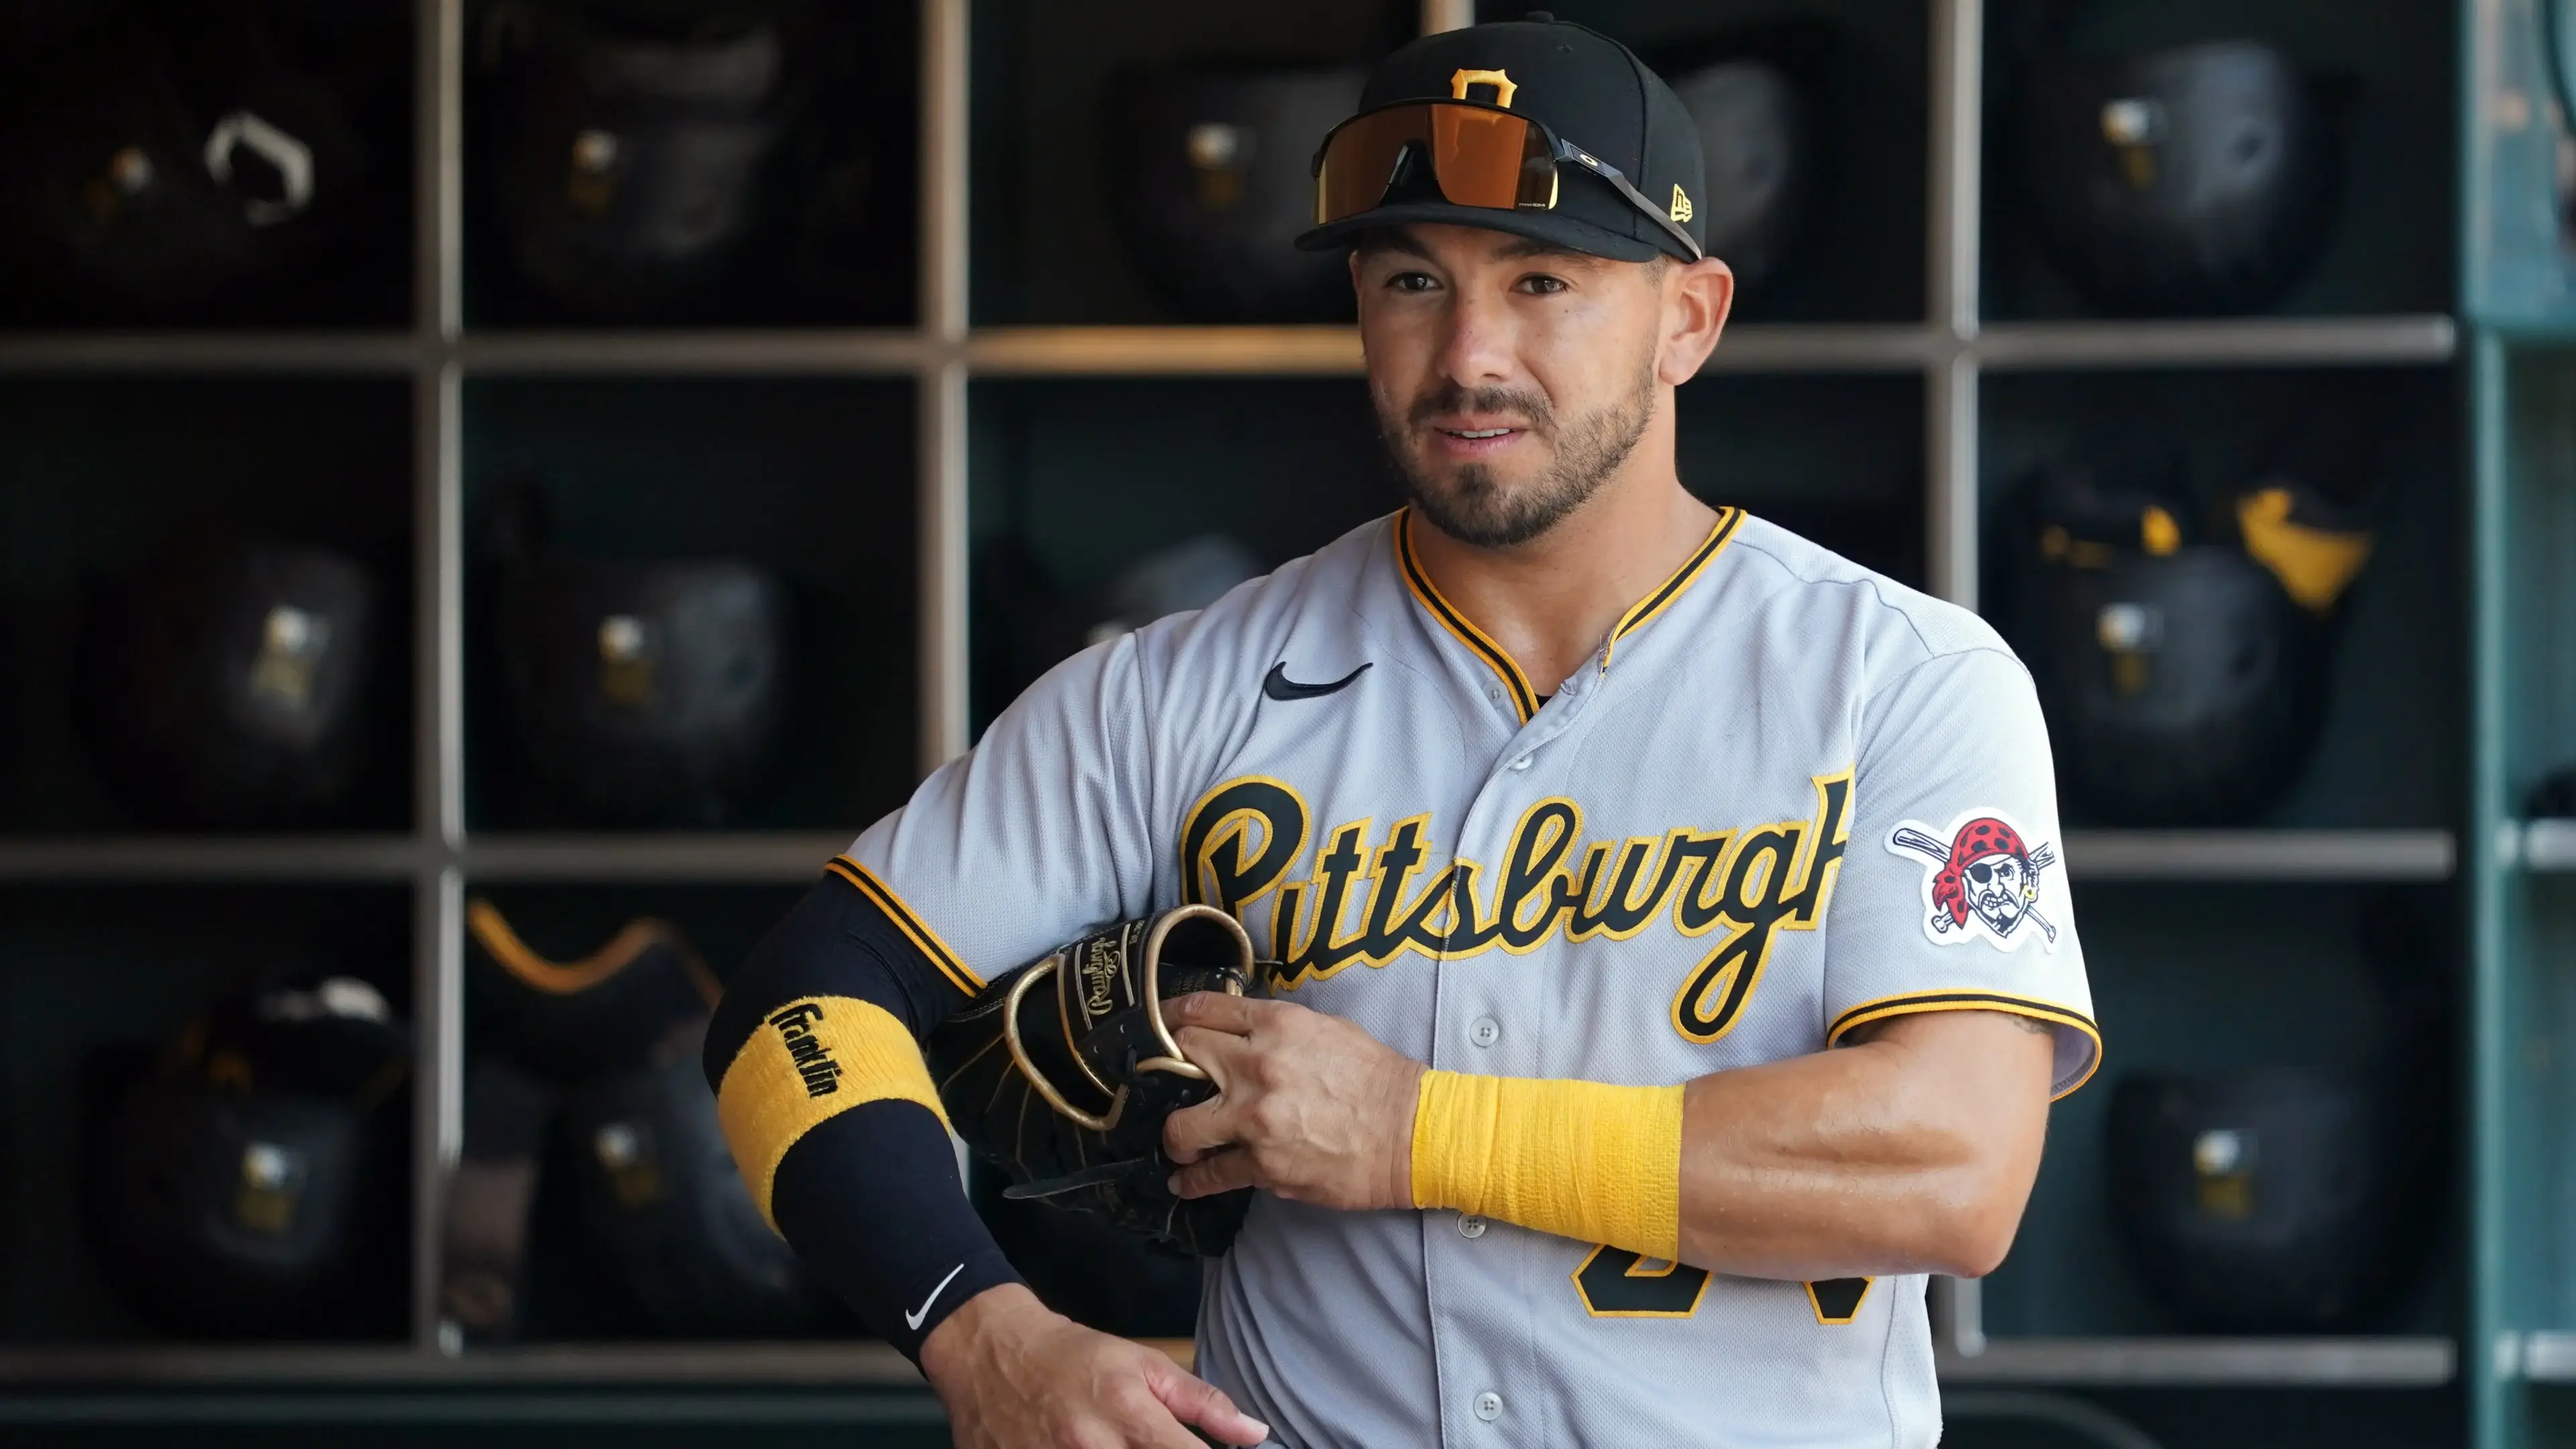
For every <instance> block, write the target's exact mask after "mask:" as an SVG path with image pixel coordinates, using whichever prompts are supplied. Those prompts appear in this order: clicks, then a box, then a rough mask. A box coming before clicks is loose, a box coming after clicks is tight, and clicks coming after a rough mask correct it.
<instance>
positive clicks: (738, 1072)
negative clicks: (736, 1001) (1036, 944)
mask: <svg viewBox="0 0 2576 1449" xmlns="http://www.w3.org/2000/svg"><path fill="white" fill-rule="evenodd" d="M884 1101H904V1102H918V1103H920V1104H921V1105H922V1106H924V1107H927V1108H929V1109H930V1111H931V1113H932V1115H934V1116H936V1117H938V1118H939V1125H940V1126H942V1127H945V1126H947V1125H948V1114H947V1113H946V1112H944V1111H942V1110H940V1106H939V1090H938V1088H936V1087H934V1086H932V1085H931V1082H930V1068H929V1067H928V1066H927V1065H926V1064H925V1063H924V1062H923V1061H922V1059H921V1048H920V1046H919V1045H918V1044H916V1043H915V1042H914V1041H913V1039H912V1033H911V1032H909V1031H906V1030H904V1026H903V1023H902V1022H900V1021H897V1020H895V1018H894V1015H893V1013H891V1012H889V1011H887V1010H886V1009H885V1008H884V1007H882V1006H879V1005H877V1004H876V1003H875V1002H873V1001H860V1000H857V999H855V998H852V997H847V996H808V997H805V998H803V999H801V1000H797V1001H791V1002H789V1003H787V1004H786V1005H785V1006H782V1007H779V1008H777V1009H776V1010H774V1011H771V1012H770V1013H769V1014H768V1015H766V1016H764V1017H762V1018H761V1022H760V1026H759V1027H758V1028H757V1029H755V1030H754V1031H753V1032H752V1034H751V1037H750V1039H749V1040H747V1041H745V1042H744V1043H743V1044H742V1050H740V1051H738V1052H736V1053H734V1058H733V1063H732V1065H730V1066H728V1067H726V1068H725V1074H724V1082H723V1084H722V1085H721V1086H719V1087H717V1088H716V1120H717V1121H718V1122H719V1123H721V1124H722V1125H723V1127H724V1135H725V1142H726V1143H727V1144H728V1145H730V1146H731V1147H732V1148H733V1160H734V1165H735V1166H737V1167H740V1168H741V1169H742V1180H743V1183H744V1185H745V1186H747V1187H749V1188H750V1189H751V1200H752V1201H753V1202H756V1203H758V1204H760V1215H761V1216H762V1217H764V1218H770V1226H771V1227H772V1228H775V1227H777V1226H778V1223H777V1220H776V1219H775V1218H773V1217H771V1216H770V1211H769V1195H770V1189H771V1187H772V1185H773V1184H774V1183H775V1182H776V1181H777V1178H778V1164H779V1162H780V1161H781V1160H783V1159H784V1158H785V1157H786V1156H787V1149H789V1148H791V1147H794V1146H795V1145H796V1143H797V1141H798V1140H799V1139H801V1138H802V1137H804V1135H805V1134H806V1133H808V1132H811V1131H813V1130H814V1129H815V1128H817V1127H820V1126H821V1125H823V1124H824V1123H825V1122H828V1121H830V1120H831V1119H832V1118H834V1117H837V1116H839V1115H840V1114H842V1113H843V1112H847V1111H849V1110H850V1109H851V1108H853V1107H860V1106H865V1105H866V1104H868V1103H870V1102H884Z"/></svg>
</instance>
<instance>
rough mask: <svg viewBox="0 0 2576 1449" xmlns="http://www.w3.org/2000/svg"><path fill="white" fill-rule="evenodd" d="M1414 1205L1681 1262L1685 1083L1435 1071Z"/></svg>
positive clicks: (1426, 1088)
mask: <svg viewBox="0 0 2576 1449" xmlns="http://www.w3.org/2000/svg"><path fill="white" fill-rule="evenodd" d="M1413 1205H1414V1206H1415V1207H1422V1208H1455V1209H1457V1210H1458V1211H1460V1212H1464V1213H1474V1214H1477V1215H1478V1216H1481V1217H1489V1218H1498V1219H1500V1220H1502V1221H1504V1222H1507V1223H1516V1224H1518V1225H1519V1226H1521V1227H1524V1228H1536V1229H1537V1230H1538V1231H1540V1232H1543V1233H1554V1234H1556V1235H1558V1236H1559V1237H1566V1238H1575V1239H1579V1240H1580V1241H1583V1242H1587V1243H1607V1244H1609V1245H1610V1246H1612V1247H1614V1248H1625V1249H1627V1250H1628V1251H1629V1252H1632V1253H1639V1254H1643V1255H1644V1256H1646V1257H1649V1258H1664V1259H1670V1258H1671V1257H1672V1256H1673V1255H1674V1254H1675V1253H1676V1252H1678V1251H1680V1248H1681V1221H1682V1089H1681V1088H1680V1087H1679V1086H1671V1087H1613V1086H1610V1085H1608V1084H1606V1083H1602V1082H1571V1081H1541V1080H1534V1079H1530V1078H1525V1077H1473V1076H1467V1075H1464V1074H1462V1073H1459V1072H1443V1071H1430V1072H1425V1073H1423V1075H1422V1098H1421V1101H1420V1103H1419V1104H1418V1105H1417V1106H1415V1108H1414V1111H1413Z"/></svg>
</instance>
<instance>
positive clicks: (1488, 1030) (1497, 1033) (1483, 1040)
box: [1467, 1016, 1503, 1047]
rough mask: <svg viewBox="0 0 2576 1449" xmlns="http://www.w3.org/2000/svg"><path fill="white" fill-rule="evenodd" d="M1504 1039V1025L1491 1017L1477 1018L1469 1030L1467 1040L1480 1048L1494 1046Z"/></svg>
mask: <svg viewBox="0 0 2576 1449" xmlns="http://www.w3.org/2000/svg"><path fill="white" fill-rule="evenodd" d="M1502 1039H1503V1024H1502V1023H1501V1022H1499V1021H1496V1020H1494V1019H1493V1018H1492V1017H1490V1016H1480V1017H1477V1018H1476V1022H1475V1024H1474V1025H1473V1026H1470V1027H1468V1028H1467V1040H1469V1041H1471V1042H1474V1043H1475V1044H1476V1045H1478V1046H1480V1047H1489V1046H1492V1045H1493V1044H1494V1043H1496V1042H1498V1041H1501V1040H1502Z"/></svg>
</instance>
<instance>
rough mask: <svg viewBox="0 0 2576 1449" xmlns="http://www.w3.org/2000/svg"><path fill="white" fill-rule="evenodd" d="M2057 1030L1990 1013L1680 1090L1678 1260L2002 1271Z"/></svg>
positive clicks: (1736, 1267) (2039, 1129) (1900, 1024)
mask: <svg viewBox="0 0 2576 1449" xmlns="http://www.w3.org/2000/svg"><path fill="white" fill-rule="evenodd" d="M2050 1054H2051V1046H2050V1040H2049V1037H2048V1035H2047V1032H2046V1029H2045V1027H2044V1026H2042V1027H2041V1028H2040V1029H2038V1030H2037V1031H2034V1030H2032V1028H2031V1026H2030V1025H2026V1024H2025V1022H2024V1019H2023V1018H2020V1017H2013V1016H2007V1015H2003V1014H1999V1013H1994V1012H1945V1013H1937V1014H1930V1015H1924V1016H1912V1017H1900V1018H1897V1019H1895V1020H1893V1021H1890V1022H1888V1023H1886V1025H1885V1026H1884V1027H1883V1028H1881V1029H1880V1031H1879V1032H1878V1034H1877V1035H1876V1036H1875V1037H1874V1038H1872V1039H1871V1040H1868V1041H1866V1042H1863V1043H1862V1044H1860V1045H1857V1046H1850V1047H1844V1048H1840V1049H1837V1050H1834V1051H1829V1052H1822V1053H1818V1054H1816V1055H1813V1056H1805V1057H1795V1058H1791V1059H1789V1060H1786V1061H1779V1062H1770V1063H1765V1064H1764V1065H1761V1066H1755V1067H1743V1068H1738V1069H1736V1070H1733V1071H1727V1072H1718V1073H1714V1074H1712V1075H1710V1076H1706V1077H1701V1078H1699V1079H1698V1080H1696V1081H1693V1082H1691V1083H1690V1084H1689V1085H1688V1087H1687V1088H1686V1089H1685V1090H1684V1093H1683V1115H1682V1160H1681V1253H1680V1256H1681V1259H1682V1261H1684V1262H1686V1263H1689V1264H1691V1265H1693V1266H1695V1267H1702V1268H1708V1269H1711V1270H1713V1271H1716V1272H1720V1273H1735V1274H1742V1275H1744V1276H1747V1277H1755V1278H1787V1279H1818V1278H1841V1277H1859V1276H1867V1275H1871V1274H1880V1273H1913V1272H1938V1273H1955V1274H1960V1275H1963V1276H1970V1277H1974V1276H1979V1275H1982V1274H1984V1273H1987V1272H1990V1271H1992V1270H1993V1269H1994V1267H1995V1265H1996V1264H1997V1263H1998V1262H2000V1261H2001V1260H2002V1258H2003V1255H2004V1252H2005V1250H2006V1249H2008V1248H2009V1247H2010V1246H2011V1245H2012V1236H2013V1231H2014V1229H2015V1228H2016V1227H2017V1226H2019V1224H2020V1220H2021V1210H2022V1205H2023V1203H2024V1202H2025V1201H2026V1200H2027V1199H2028V1198H2029V1195H2030V1186H2031V1182H2032V1180H2033V1179H2034V1177H2035V1176H2036V1175H2037V1173H2038V1170H2039V1152H2040V1145H2041V1141H2042V1138H2043V1136H2044V1133H2045V1130H2046V1124H2047V1114H2048V1090H2047V1089H2048V1076H2049V1064H2050V1059H2051V1056H2050Z"/></svg>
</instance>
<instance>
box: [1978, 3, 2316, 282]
mask: <svg viewBox="0 0 2576 1449" xmlns="http://www.w3.org/2000/svg"><path fill="white" fill-rule="evenodd" d="M2024 91H2025V95H2024V105H2023V107H2022V115H2021V117H2020V120H2019V122H2018V124H2017V126H2016V128H2015V129H2016V130H2017V131H2018V133H2019V139H2020V147H2021V158H2020V159H2021V170H2022V182H2023V186H2022V190H2023V193H2024V196H2025V197H2026V198H2027V201H2028V204H2029V205H2030V207H2031V208H2032V212H2033V216H2034V218H2035V220H2036V222H2037V224H2038V230H2039V236H2040V240H2041V242H2042V243H2043V244H2044V246H2045V247H2046V249H2047V252H2048V254H2049V256H2050V257H2051V258H2052V259H2053V260H2054V261H2055V262H2056V264H2057V266H2058V268H2059V269H2060V270H2061V271H2063V272H2064V273H2065V274H2066V276H2067V278H2068V279H2069V280H2070V281H2072V282H2073V283H2074V284H2075V285H2076V288H2077V289H2078V290H2080V291H2081V292H2083V293H2084V295H2085V296H2086V297H2087V298H2089V299H2090V300H2091V301H2092V302H2093V303H2094V305H2096V306H2098V307H2101V308H2102V309H2103V310H2105V311H2109V312H2118V313H2133V314H2145V315H2172V314H2183V313H2210V312H2249V311H2253V310H2255V309H2257V308H2260V307H2262V306H2264V305H2265V304H2267V303H2269V302H2270V301H2271V300H2272V299H2273V298H2274V297H2276V296H2278V295H2279V294H2280V293H2281V291H2282V290H2283V289H2284V288H2286V287H2288V286H2289V285H2290V283H2292V282H2293V281H2295V280H2297V278H2298V276H2299V274H2300V273H2301V272H2302V271H2304V270H2305V269H2306V268H2307V266H2308V264H2309V263H2310V262H2311V261H2313V260H2314V259H2315V257H2316V254H2317V251H2318V248H2319V247H2320V246H2322V245H2323V243H2324V241H2325V237H2326V231H2327V226H2328V223H2329V222H2330V221H2331V219H2332V217H2333V212H2334V204H2335V194H2336V190H2337V187H2338V180H2339V169H2340V168H2339V165H2338V159H2337V153H2336V149H2335V143H2334V138H2333V137H2332V136H2331V135H2330V134H2329V126H2328V120H2327V117H2326V115H2325V113H2324V110H2323V108H2322V107H2321V106H2320V105H2319V103H2318V101H2317V99H2316V97H2315V96H2314V95H2313V93H2312V92H2311V89H2310V86H2309V84H2308V82H2307V81H2306V80H2304V79H2303V78H2302V77H2301V76H2300V75H2299V73H2298V71H2297V70H2296V69H2294V68H2293V67H2292V65H2291V63H2290V61H2289V60H2288V58H2287V57H2285V56H2283V55H2281V54H2280V53H2279V52H2278V51H2275V50H2273V49H2271V48H2270V47H2269V46H2265V45H2261V44H2258V43H2256V42H2253V41H2248V40H2236V41H2224V42H2219V43H2214V44H2207V45H2195V46H2188V47H2184V48H2182V49H2177V50H2167V51H2160V52H2157V53H2154V54H2151V55H2143V56H2137V57H2134V58H2130V59H2125V60H2116V61H2107V62H2105V61H2094V60H2088V59H2084V58H2080V57H2077V56H2074V55H2070V54H2063V53H2060V54H2052V55H2047V56H2045V57H2043V58H2040V59H2038V60H2037V61H2035V62H2034V63H2033V65H2032V66H2031V67H2030V71H2029V74H2028V75H2027V76H2026V77H2025V78H2024Z"/></svg>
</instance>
